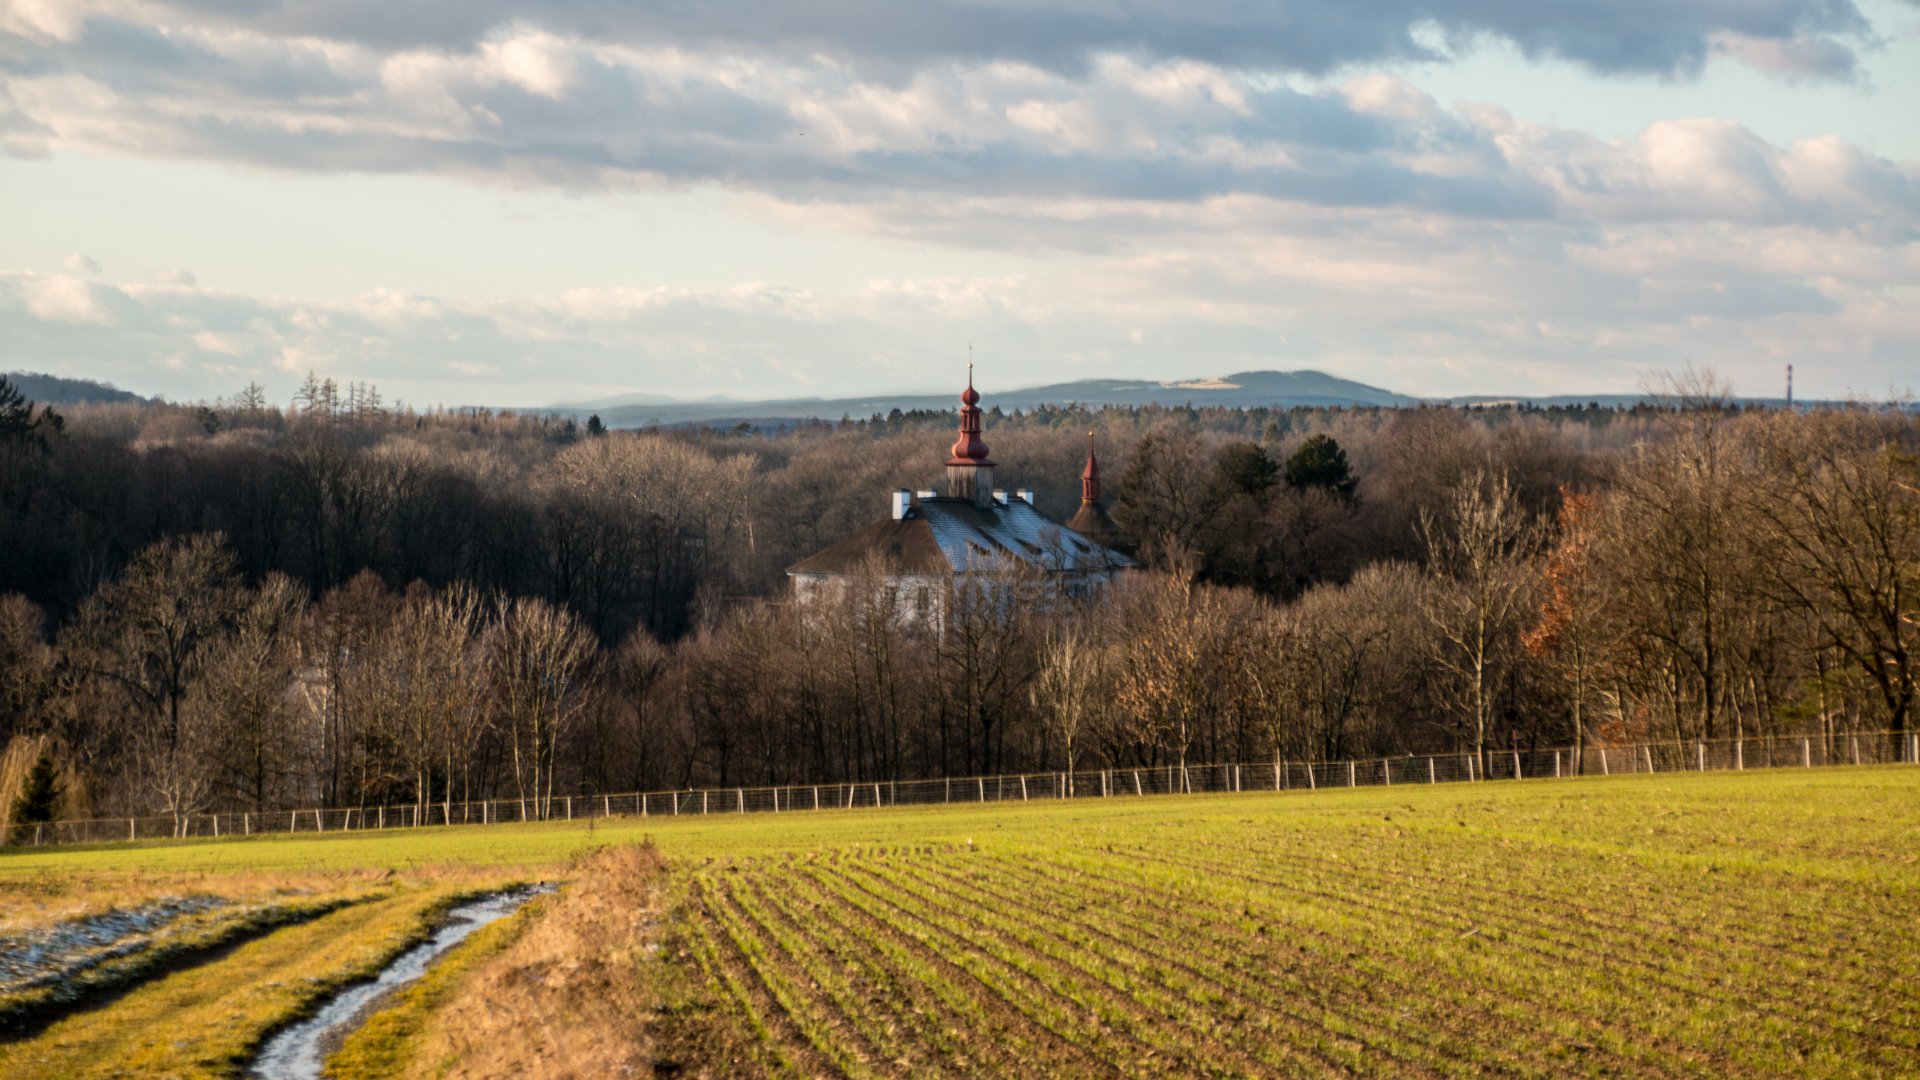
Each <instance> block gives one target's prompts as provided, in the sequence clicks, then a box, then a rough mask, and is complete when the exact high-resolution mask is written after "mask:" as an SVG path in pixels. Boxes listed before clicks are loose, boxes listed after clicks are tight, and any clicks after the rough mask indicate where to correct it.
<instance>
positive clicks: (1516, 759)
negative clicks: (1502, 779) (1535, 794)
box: [1513, 750, 1520, 780]
mask: <svg viewBox="0 0 1920 1080" xmlns="http://www.w3.org/2000/svg"><path fill="white" fill-rule="evenodd" d="M1513 778H1514V779H1515V780H1518V779H1520V751H1518V750H1515V751H1514V752H1513Z"/></svg>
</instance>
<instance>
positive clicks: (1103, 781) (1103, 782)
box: [1100, 769, 1112, 799]
mask: <svg viewBox="0 0 1920 1080" xmlns="http://www.w3.org/2000/svg"><path fill="white" fill-rule="evenodd" d="M1107 772H1108V770H1106V769H1101V770H1100V797H1101V798H1103V799H1104V798H1107V797H1108V796H1109V795H1111V794H1112V792H1110V791H1109V790H1108V785H1107Z"/></svg>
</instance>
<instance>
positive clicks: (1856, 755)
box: [1847, 735, 1860, 765]
mask: <svg viewBox="0 0 1920 1080" xmlns="http://www.w3.org/2000/svg"><path fill="white" fill-rule="evenodd" d="M1847 741H1848V742H1850V743H1852V744H1853V763H1854V764H1855V765H1858V764H1860V736H1858V735H1849V736H1847Z"/></svg>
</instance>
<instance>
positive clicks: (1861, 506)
mask: <svg viewBox="0 0 1920 1080" xmlns="http://www.w3.org/2000/svg"><path fill="white" fill-rule="evenodd" d="M1917 443H1920V435H1917V434H1916V432H1915V430H1914V427H1913V425H1912V423H1911V422H1910V421H1908V420H1906V419H1905V418H1903V417H1900V416H1898V415H1897V414H1880V413H1870V412H1865V411H1847V412H1829V413H1824V414H1818V415H1814V416H1806V417H1800V416H1788V417H1784V418H1777V419H1772V420H1770V421H1769V422H1768V423H1767V424H1766V426H1765V427H1764V428H1763V429H1762V430H1761V433H1760V445H1761V452H1762V454H1763V459H1762V460H1763V467H1762V470H1761V473H1762V475H1763V476H1764V477H1765V478H1766V480H1765V482H1764V483H1756V484H1754V485H1752V486H1751V487H1750V489H1749V490H1750V493H1751V502H1752V508H1753V510H1754V511H1755V512H1756V513H1757V515H1758V516H1759V517H1760V519H1761V520H1762V521H1764V522H1765V525H1766V530H1765V538H1766V539H1767V540H1768V541H1770V544H1769V547H1770V549H1771V552H1772V555H1773V557H1772V558H1771V559H1769V560H1767V567H1768V569H1769V571H1770V573H1769V575H1768V577H1769V584H1770V587H1771V589H1772V590H1773V591H1774V592H1775V593H1776V594H1777V595H1779V596H1780V597H1781V598H1782V599H1784V600H1785V601H1786V602H1788V603H1790V604H1792V605H1793V606H1794V607H1795V608H1797V609H1798V610H1800V611H1802V612H1804V613H1805V615H1806V617H1807V618H1808V619H1809V620H1810V621H1811V623H1812V625H1813V627H1814V628H1815V629H1816V630H1817V632H1818V634H1819V644H1820V646H1821V647H1824V648H1831V649H1833V650H1834V651H1836V652H1838V653H1839V654H1840V655H1842V656H1844V657H1845V658H1846V659H1847V661H1848V663H1850V664H1852V665H1853V666H1855V667H1856V668H1858V669H1859V671H1860V672H1861V674H1863V675H1864V676H1865V677H1866V678H1867V679H1869V680H1871V682H1872V684H1873V686H1874V688H1875V690H1876V691H1877V692H1878V693H1879V696H1880V699H1881V702H1882V704H1883V706H1884V708H1885V711H1886V719H1887V724H1888V727H1889V729H1890V730H1892V731H1894V732H1896V733H1898V732H1903V731H1905V730H1907V728H1908V726H1909V724H1910V723H1911V720H1912V716H1913V710H1914V696H1915V678H1916V676H1915V674H1914V670H1913V669H1914V665H1915V663H1916V662H1920V576H1916V575H1917V574H1920V463H1917V460H1920V459H1916V457H1915V452H1916V449H1920V446H1917V445H1916V444H1917Z"/></svg>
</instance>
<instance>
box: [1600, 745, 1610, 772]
mask: <svg viewBox="0 0 1920 1080" xmlns="http://www.w3.org/2000/svg"><path fill="white" fill-rule="evenodd" d="M1600 775H1601V776H1612V775H1613V773H1611V772H1609V771H1608V770H1607V748H1606V747H1604V746H1603V747H1601V748H1600Z"/></svg>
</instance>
